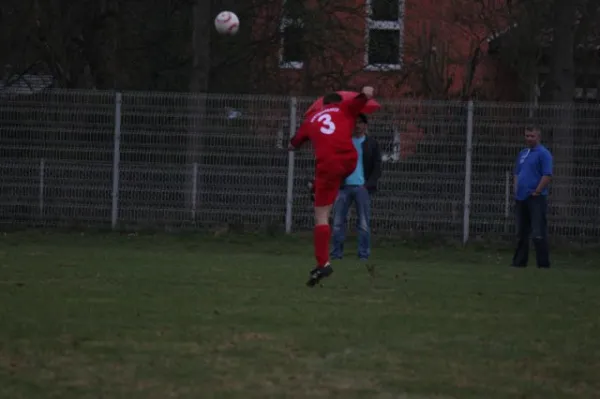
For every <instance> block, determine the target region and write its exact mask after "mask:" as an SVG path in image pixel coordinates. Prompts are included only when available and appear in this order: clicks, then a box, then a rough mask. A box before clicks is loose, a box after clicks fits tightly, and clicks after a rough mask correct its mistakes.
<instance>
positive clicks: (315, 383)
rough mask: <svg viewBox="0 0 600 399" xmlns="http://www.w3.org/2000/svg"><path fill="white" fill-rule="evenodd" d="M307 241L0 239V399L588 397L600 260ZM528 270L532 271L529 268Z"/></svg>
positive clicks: (599, 338)
mask: <svg viewBox="0 0 600 399" xmlns="http://www.w3.org/2000/svg"><path fill="white" fill-rule="evenodd" d="M347 253H348V259H347V260H344V261H342V262H339V263H337V264H336V272H335V273H334V275H333V276H332V278H330V279H329V280H327V281H325V282H324V284H323V287H317V288H315V289H312V290H311V289H308V288H306V287H305V286H304V283H305V281H306V279H307V277H308V270H309V269H310V267H311V266H312V257H311V254H312V251H311V248H310V244H309V241H307V240H306V239H304V238H295V239H293V238H280V239H273V238H271V239H267V238H258V237H249V238H244V237H238V238H233V239H231V238H228V239H225V238H214V237H202V236H181V237H168V236H161V235H159V236H136V235H130V236H127V235H110V234H109V235H79V234H69V235H67V234H41V233H14V234H7V235H0V398H10V399H18V398H36V399H38V398H61V399H71V398H73V399H74V398H78V399H79V398H101V397H102V398H128V399H134V398H203V399H204V398H212V397H218V398H234V397H235V398H266V397H286V398H288V397H289V398H450V397H452V398H461V399H462V398H488V399H493V398H512V397H514V398H563V397H564V398H593V397H599V396H600V378H599V377H600V310H599V309H600V261H598V259H599V258H598V256H597V255H595V254H593V253H589V254H580V255H576V254H567V253H565V254H559V255H556V256H555V267H554V268H553V269H551V270H537V269H535V268H528V269H525V270H513V269H511V268H508V267H507V264H508V263H509V261H510V253H508V252H503V251H500V252H498V251H494V250H491V249H488V250H483V249H480V250H475V249H468V250H461V249H452V248H434V247H432V248H425V247H421V248H417V247H410V246H408V245H403V248H399V249H398V248H393V245H390V244H389V243H388V244H386V245H384V246H382V247H381V248H375V249H374V257H373V262H374V264H375V275H374V276H370V275H369V273H367V271H366V269H365V268H364V266H362V265H360V264H359V263H358V262H357V261H355V260H354V257H353V255H354V254H353V251H352V250H351V249H349V250H348V251H347ZM532 255H533V254H532Z"/></svg>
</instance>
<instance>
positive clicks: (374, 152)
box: [331, 115, 381, 260]
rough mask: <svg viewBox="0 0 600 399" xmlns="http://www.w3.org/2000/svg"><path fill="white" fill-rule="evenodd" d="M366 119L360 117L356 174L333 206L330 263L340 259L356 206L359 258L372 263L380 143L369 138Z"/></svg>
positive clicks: (379, 167)
mask: <svg viewBox="0 0 600 399" xmlns="http://www.w3.org/2000/svg"><path fill="white" fill-rule="evenodd" d="M367 123H368V121H367V117H366V116H365V115H360V117H359V120H358V121H357V123H356V129H355V131H354V135H353V137H352V142H353V143H354V147H356V151H357V152H358V163H357V165H356V169H355V170H354V172H353V173H352V174H351V175H350V176H348V177H347V178H346V180H345V181H344V183H343V185H342V187H341V188H340V192H339V194H338V196H337V199H336V201H335V204H334V206H333V232H332V248H331V259H341V258H342V256H343V251H344V240H345V238H346V222H347V219H348V212H349V211H350V206H351V205H352V202H354V204H355V206H356V219H357V222H356V228H357V230H358V257H359V259H361V260H367V259H369V255H370V254H371V227H370V226H371V195H372V194H373V193H375V191H377V180H378V179H379V177H380V176H381V151H380V150H379V145H378V144H377V141H376V140H375V139H374V138H373V137H370V136H367V134H366V133H367Z"/></svg>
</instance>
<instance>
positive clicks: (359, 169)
mask: <svg viewBox="0 0 600 399" xmlns="http://www.w3.org/2000/svg"><path fill="white" fill-rule="evenodd" d="M364 141H365V136H362V137H358V138H355V137H353V138H352V144H354V148H356V152H358V162H357V163H356V169H354V172H352V174H351V175H350V176H348V177H347V178H346V181H345V184H347V185H349V186H363V185H364V184H365V171H364V169H363V150H362V144H363V143H364Z"/></svg>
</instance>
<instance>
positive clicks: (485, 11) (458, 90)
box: [255, 0, 511, 99]
mask: <svg viewBox="0 0 600 399" xmlns="http://www.w3.org/2000/svg"><path fill="white" fill-rule="evenodd" d="M485 3H486V5H485V6H481V4H478V2H472V1H469V0H443V1H442V0H337V1H334V0H325V1H321V2H319V6H317V5H316V2H315V1H313V2H310V1H309V2H303V1H299V0H282V4H281V5H279V7H277V6H269V7H265V10H264V12H263V13H261V17H260V18H259V20H258V21H257V22H256V23H255V26H256V29H255V34H256V35H258V36H260V35H262V34H264V32H267V31H270V30H271V28H273V24H276V23H278V24H279V33H280V35H279V36H278V37H277V39H275V40H273V41H272V45H271V46H270V47H269V51H267V52H266V54H264V57H262V58H260V61H259V62H258V64H259V65H257V67H256V73H257V74H258V75H259V76H269V77H270V78H269V79H263V82H262V83H263V84H265V85H267V84H273V83H274V81H275V80H276V81H277V85H278V87H279V90H280V91H282V92H285V93H289V92H292V93H296V94H310V95H314V94H317V93H320V92H322V91H323V90H327V89H331V88H335V89H340V88H358V87H359V86H361V85H363V84H367V83H368V84H372V85H374V86H375V87H376V88H377V89H378V91H379V93H380V95H383V96H385V97H403V96H413V97H417V98H435V99H447V98H473V97H476V98H484V99H502V98H506V97H510V96H511V93H510V90H509V91H506V88H507V85H506V84H503V82H502V79H503V76H502V73H501V70H499V68H498V67H497V64H496V62H495V61H494V60H493V59H492V58H490V57H488V55H487V43H488V39H489V38H490V37H491V36H493V35H494V33H495V32H498V31H500V30H501V29H503V28H504V26H503V21H502V18H501V16H502V15H503V7H504V6H503V1H498V2H497V3H494V2H485ZM489 3H494V4H489ZM504 25H505V24H504ZM275 30H277V29H275ZM267 69H270V70H269V71H268V72H267ZM274 69H276V70H274ZM259 80H260V79H259ZM509 89H510V87H509Z"/></svg>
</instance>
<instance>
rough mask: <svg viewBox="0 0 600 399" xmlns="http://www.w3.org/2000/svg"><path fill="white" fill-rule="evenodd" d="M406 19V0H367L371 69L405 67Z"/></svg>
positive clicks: (367, 46)
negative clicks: (403, 59)
mask: <svg viewBox="0 0 600 399" xmlns="http://www.w3.org/2000/svg"><path fill="white" fill-rule="evenodd" d="M403 23H404V0H367V29H366V38H365V64H366V69H367V70H371V71H386V70H399V69H400V68H401V67H402V44H403V43H402V42H403V40H402V39H403V35H404V25H403Z"/></svg>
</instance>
